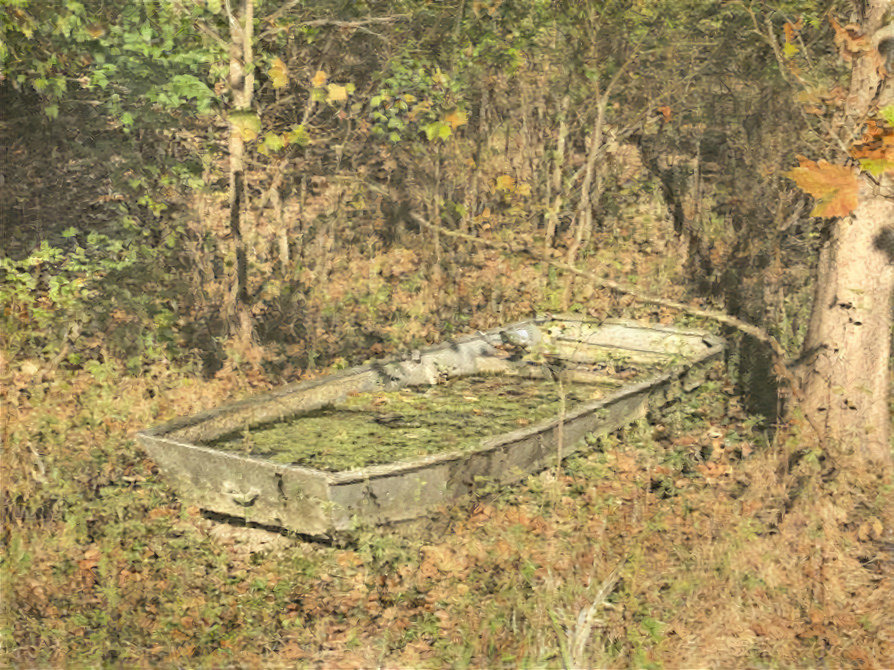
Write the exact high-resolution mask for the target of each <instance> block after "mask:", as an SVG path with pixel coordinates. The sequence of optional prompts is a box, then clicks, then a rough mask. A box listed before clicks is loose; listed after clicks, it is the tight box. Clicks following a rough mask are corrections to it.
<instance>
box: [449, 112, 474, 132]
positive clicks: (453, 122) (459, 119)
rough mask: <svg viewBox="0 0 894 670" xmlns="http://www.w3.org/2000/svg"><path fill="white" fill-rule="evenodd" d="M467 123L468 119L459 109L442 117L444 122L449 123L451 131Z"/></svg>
mask: <svg viewBox="0 0 894 670" xmlns="http://www.w3.org/2000/svg"><path fill="white" fill-rule="evenodd" d="M468 121H469V117H468V116H467V115H466V113H465V112H464V111H463V110H461V109H455V110H453V111H452V112H450V113H449V114H447V115H446V116H445V117H444V122H445V123H449V124H450V127H451V128H452V129H453V130H456V129H457V128H459V127H460V126H462V125H465V124H466V123H467V122H468Z"/></svg>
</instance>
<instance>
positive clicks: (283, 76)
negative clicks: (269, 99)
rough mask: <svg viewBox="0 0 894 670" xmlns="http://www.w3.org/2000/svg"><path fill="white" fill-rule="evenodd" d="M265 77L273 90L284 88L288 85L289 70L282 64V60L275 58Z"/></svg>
mask: <svg viewBox="0 0 894 670" xmlns="http://www.w3.org/2000/svg"><path fill="white" fill-rule="evenodd" d="M267 76H269V77H270V81H271V82H272V83H273V88H285V87H286V86H288V85H289V70H288V68H286V64H285V63H283V61H282V58H279V57H277V58H274V59H273V64H272V65H271V66H270V69H269V70H267Z"/></svg>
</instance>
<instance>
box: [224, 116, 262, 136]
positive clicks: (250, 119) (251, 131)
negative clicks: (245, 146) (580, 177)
mask: <svg viewBox="0 0 894 670" xmlns="http://www.w3.org/2000/svg"><path fill="white" fill-rule="evenodd" d="M229 120H230V124H231V125H232V127H233V129H234V130H237V131H238V132H239V134H240V135H242V139H243V140H244V141H246V142H251V141H252V140H253V139H255V138H256V137H257V136H258V133H260V132H261V119H260V118H259V117H258V115H257V114H255V113H254V112H251V111H235V112H230V114H229Z"/></svg>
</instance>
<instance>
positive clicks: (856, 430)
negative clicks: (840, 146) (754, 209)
mask: <svg viewBox="0 0 894 670" xmlns="http://www.w3.org/2000/svg"><path fill="white" fill-rule="evenodd" d="M892 222H894V200H892V199H890V198H886V197H884V195H881V194H879V193H878V187H876V186H875V185H873V184H870V183H868V180H864V181H863V184H862V186H861V190H860V203H859V205H858V206H857V209H856V210H855V211H854V212H853V214H852V215H851V216H850V217H848V218H846V219H843V220H841V221H838V222H836V223H834V224H833V226H834V229H833V231H832V235H831V239H830V240H829V242H828V243H827V245H826V247H825V248H824V249H823V250H822V254H821V258H820V266H819V272H818V276H817V280H816V281H817V288H816V295H815V298H814V300H815V302H814V306H813V312H812V314H811V319H810V326H809V328H808V332H807V338H806V340H805V342H804V350H803V352H804V354H803V357H802V368H801V372H800V375H801V382H802V394H803V410H804V412H805V414H806V415H807V417H808V418H809V419H810V420H811V422H812V423H813V425H814V426H816V427H817V428H818V429H819V430H820V431H821V432H822V433H823V435H824V437H825V438H827V439H832V440H834V441H835V442H837V443H839V444H842V445H843V446H850V447H853V448H855V449H857V450H858V451H859V452H860V453H861V454H862V455H863V456H864V457H866V458H868V459H869V460H873V461H888V462H890V460H891V444H890V442H889V439H890V431H891V423H890V417H889V416H888V414H889V408H888V398H889V385H890V381H889V372H888V365H889V360H890V356H891V306H892V304H891V301H892V297H894V259H892V255H891V252H890V250H888V251H886V250H885V249H884V248H883V245H882V244H881V243H880V242H881V241H882V240H885V239H887V237H888V236H890V235H891V232H890V230H891V225H892ZM886 230H887V231H888V232H886Z"/></svg>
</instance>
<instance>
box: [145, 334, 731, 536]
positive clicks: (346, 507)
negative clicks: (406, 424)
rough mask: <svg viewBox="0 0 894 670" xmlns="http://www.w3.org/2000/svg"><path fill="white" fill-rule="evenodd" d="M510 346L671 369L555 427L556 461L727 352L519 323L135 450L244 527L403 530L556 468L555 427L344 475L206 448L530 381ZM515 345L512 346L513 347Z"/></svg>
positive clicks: (667, 338)
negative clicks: (403, 525)
mask: <svg viewBox="0 0 894 670" xmlns="http://www.w3.org/2000/svg"><path fill="white" fill-rule="evenodd" d="M507 332H508V333H510V334H512V340H513V341H514V340H516V339H520V340H523V341H524V342H526V343H527V344H528V345H529V346H531V347H532V348H534V347H541V348H542V350H543V351H544V352H546V353H548V354H550V355H558V356H560V357H562V358H563V359H568V360H573V359H575V358H580V359H582V360H592V356H593V353H592V351H593V350H594V349H598V350H599V352H605V351H612V352H614V353H615V354H617V355H618V356H621V357H623V358H625V359H629V360H635V359H637V358H638V357H645V358H647V359H650V360H651V359H661V360H664V361H671V362H672V363H673V365H671V366H670V367H669V368H668V369H665V370H662V371H660V372H657V373H655V374H654V375H652V376H651V377H649V378H648V379H645V380H642V381H639V382H635V383H631V384H625V385H622V386H621V387H620V388H618V389H617V390H615V391H614V392H611V393H610V394H609V395H607V396H606V397H604V398H602V399H599V400H594V401H591V402H588V403H585V404H583V405H580V406H578V407H575V408H573V409H572V410H571V411H569V412H567V414H566V416H565V417H564V418H562V419H561V424H562V426H561V432H562V435H563V438H562V442H563V444H562V454H563V455H564V456H567V455H570V454H573V453H575V452H576V451H578V450H579V449H581V448H582V447H583V446H584V437H585V436H586V435H588V434H592V433H606V432H610V431H612V430H615V429H617V428H619V427H621V426H623V425H624V424H626V423H629V422H630V421H633V420H635V419H636V418H639V417H641V416H643V415H644V414H645V412H646V411H647V409H648V408H649V406H651V405H656V404H663V403H665V402H667V401H668V400H669V399H672V398H673V397H675V396H676V395H677V394H678V393H679V392H680V391H681V390H689V389H691V388H693V387H694V386H697V385H698V384H699V383H700V382H701V380H702V376H703V375H704V372H705V368H706V366H707V365H708V363H710V361H712V360H714V359H716V358H718V357H719V356H720V355H721V353H722V351H723V349H724V343H723V341H722V340H721V339H720V338H717V337H715V336H713V335H710V334H707V333H704V332H701V331H691V330H681V329H675V328H669V327H663V326H647V325H642V324H633V323H626V322H620V321H610V322H605V323H598V322H595V321H593V320H589V319H586V318H580V317H561V316H557V317H549V318H541V319H535V320H529V321H522V322H519V323H516V324H511V325H509V326H506V327H503V328H497V329H493V330H491V331H488V332H486V333H478V334H475V335H470V336H466V337H463V338H459V339H457V340H456V341H453V342H448V343H444V344H440V345H436V346H433V347H430V348H427V349H425V350H423V351H420V352H416V353H415V354H413V355H410V356H409V357H408V358H407V359H406V360H393V361H387V362H381V363H372V364H368V365H364V366H360V367H358V368H353V369H351V370H346V371H344V372H341V373H338V374H336V375H332V376H329V377H325V378H322V379H317V380H311V381H307V382H301V383H298V384H291V385H289V386H286V387H283V388H281V389H278V390H276V391H274V392H271V393H267V394H263V395H261V396H258V397H255V398H250V399H247V400H243V401H240V402H236V403H232V404H229V405H225V406H223V407H219V408H216V409H213V410H210V411H207V412H203V413H200V414H197V415H195V416H193V417H189V418H185V419H178V420H175V421H172V422H169V423H167V424H165V425H163V426H159V427H157V428H152V429H149V430H146V431H143V432H141V433H140V434H139V436H138V437H139V440H140V442H141V443H142V444H143V446H144V448H145V449H146V451H147V453H149V455H150V456H151V457H152V458H153V459H154V460H155V461H156V462H157V463H158V465H159V467H160V468H161V470H162V471H163V473H164V474H165V476H166V477H167V478H168V479H169V481H170V482H171V484H172V485H173V486H174V488H175V489H176V490H177V491H178V492H179V494H180V495H181V497H182V499H183V500H184V501H186V502H188V503H191V504H195V505H198V506H200V507H203V508H205V509H208V510H212V511H215V512H218V513H221V514H227V515H231V516H241V517H244V518H246V519H249V520H251V521H255V522H258V523H262V524H268V525H275V526H281V527H284V528H287V529H290V530H293V531H296V532H300V533H304V534H307V535H313V536H329V535H332V534H333V533H337V532H339V531H344V530H347V529H349V528H350V527H351V526H352V525H353V524H354V523H355V522H357V521H360V522H362V523H372V524H375V523H389V522H397V521H403V520H407V519H412V518H415V517H418V516H421V515H424V514H426V513H427V512H429V511H430V510H431V509H432V508H433V507H435V506H437V505H440V504H444V503H447V502H449V501H451V500H454V499H456V498H458V497H460V496H463V495H465V494H467V493H469V492H471V491H473V490H474V489H475V488H477V487H478V486H481V485H482V483H483V482H485V481H486V482H491V483H503V484H508V483H512V482H516V481H518V480H519V479H521V478H523V477H524V476H526V475H528V474H529V473H531V472H535V471H537V470H540V469H543V468H546V467H549V466H550V465H554V464H555V462H556V458H557V447H558V433H559V423H560V418H559V417H554V418H552V419H548V420H545V421H542V422H540V423H537V424H535V425H532V426H529V427H526V428H521V429H519V430H514V431H512V432H508V433H505V434H502V435H499V436H496V437H491V438H488V439H484V440H482V442H481V443H480V444H479V445H478V446H476V447H474V448H472V449H467V450H461V451H452V452H445V453H437V454H432V455H428V456H422V457H417V458H412V459H407V460H403V461H398V462H395V463H389V464H384V465H375V466H370V467H365V468H357V469H353V470H345V471H341V472H325V471H322V470H316V469H313V468H307V467H301V466H297V465H283V464H278V463H273V462H271V461H268V460H265V459H263V458H258V457H252V456H246V455H240V454H237V453H232V452H226V451H222V450H218V449H215V448H212V447H208V446H203V445H202V444H200V443H202V442H210V441H212V440H214V439H216V438H218V437H220V436H223V435H226V434H229V433H233V432H234V431H238V430H241V429H245V428H250V427H253V426H256V425H260V424H264V423H268V422H271V421H276V420H281V419H284V418H286V417H294V416H295V415H300V414H302V413H304V412H309V411H312V410H315V409H320V408H322V407H326V406H329V405H337V404H338V403H339V402H341V401H343V400H344V399H345V398H346V397H347V396H348V395H350V394H352V393H362V392H368V391H376V390H386V391H387V390H396V389H400V388H404V387H406V386H416V385H427V384H435V383H438V381H439V380H443V379H445V378H450V377H458V376H465V375H472V374H480V373H489V374H495V373H503V374H530V373H531V369H532V368H531V366H528V367H527V368H525V367H524V366H522V367H519V365H518V364H516V363H512V362H511V361H507V360H506V358H505V356H503V355H502V353H501V351H500V349H499V347H500V345H501V343H502V342H504V341H506V340H507V339H508V338H507V337H506V334H507ZM516 336H517V337H516Z"/></svg>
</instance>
